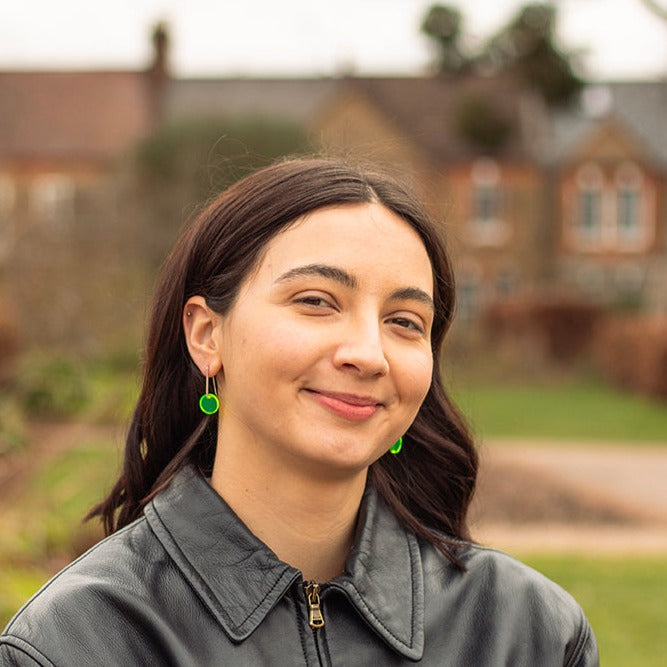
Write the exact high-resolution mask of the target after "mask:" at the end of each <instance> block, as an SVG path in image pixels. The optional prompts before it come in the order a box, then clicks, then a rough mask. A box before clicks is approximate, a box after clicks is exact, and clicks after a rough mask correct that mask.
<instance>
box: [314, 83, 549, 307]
mask: <svg viewBox="0 0 667 667" xmlns="http://www.w3.org/2000/svg"><path fill="white" fill-rule="evenodd" d="M480 105H482V106H484V105H486V106H487V107H490V108H491V109H492V113H493V114H496V115H497V117H498V119H500V121H502V123H503V125H502V126H501V130H500V131H501V132H502V134H503V135H504V137H503V138H501V140H499V141H497V142H496V141H495V140H494V139H493V137H485V136H482V137H480V138H479V139H478V140H476V138H475V136H474V134H473V133H471V132H470V131H469V130H466V127H465V122H466V118H465V115H466V113H469V110H470V109H471V108H472V111H470V113H475V108H473V107H476V109H479V108H480ZM477 113H479V111H477ZM484 113H487V114H488V113H489V112H486V111H485V112H484ZM543 116H544V109H543V108H542V105H541V104H540V103H539V101H538V100H537V99H536V98H535V97H534V96H532V95H531V94H529V93H527V92H526V91H522V90H520V89H519V87H518V85H517V83H516V82H515V81H513V80H512V79H509V78H507V77H467V78H452V79H446V78H386V79H377V78H375V79H352V80H348V81H347V82H345V83H344V84H343V86H342V91H340V92H337V97H336V98H335V99H333V100H332V101H331V103H330V104H329V105H327V106H326V108H324V109H323V110H322V111H321V113H320V114H319V115H318V116H317V117H316V118H315V120H314V123H313V126H314V128H315V129H316V132H317V136H318V137H321V139H322V141H323V143H324V144H325V146H327V148H329V149H330V150H336V149H337V150H342V151H343V152H351V153H354V152H359V153H361V154H363V155H366V156H370V157H372V158H374V159H378V160H381V161H384V162H387V163H389V164H394V165H399V166H400V168H401V170H407V171H408V172H410V173H411V174H412V175H413V179H414V183H415V185H417V187H418V188H420V189H421V194H422V196H423V197H424V199H425V201H426V202H428V203H429V205H430V207H431V209H432V211H433V212H434V213H435V214H436V215H438V216H440V217H441V218H442V219H443V220H444V222H445V226H446V230H447V236H448V240H449V244H450V247H451V249H452V254H453V256H454V261H455V264H456V272H457V275H458V283H459V316H460V317H473V316H474V315H475V314H477V313H478V312H479V311H480V309H482V308H483V306H484V305H485V304H487V303H490V302H492V301H494V300H496V299H497V298H503V297H506V296H509V295H511V294H514V293H516V292H518V291H520V290H522V289H526V288H527V287H528V286H532V285H535V284H536V283H539V282H541V281H542V280H544V279H545V277H546V275H545V266H546V263H545V261H544V260H543V259H542V255H543V254H544V252H545V248H544V243H543V242H542V238H541V236H542V234H543V231H544V230H543V227H542V224H541V223H542V218H541V217H540V214H539V212H540V211H541V210H543V208H544V206H545V198H546V197H547V191H546V187H545V183H544V176H543V168H542V166H541V165H540V164H539V162H538V161H537V160H536V157H535V147H536V145H537V144H539V142H540V140H541V138H542V137H541V132H542V125H543V124H544V118H543ZM482 120H483V119H482ZM494 144H495V145H494Z"/></svg>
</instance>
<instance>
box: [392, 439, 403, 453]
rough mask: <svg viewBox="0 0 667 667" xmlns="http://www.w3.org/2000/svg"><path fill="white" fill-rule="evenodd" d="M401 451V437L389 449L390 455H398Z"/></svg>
mask: <svg viewBox="0 0 667 667" xmlns="http://www.w3.org/2000/svg"><path fill="white" fill-rule="evenodd" d="M401 449H403V436H401V437H400V438H399V439H398V440H397V441H396V442H395V443H394V444H393V445H392V446H391V447H390V448H389V451H390V452H391V453H392V454H398V453H399V452H400V451H401Z"/></svg>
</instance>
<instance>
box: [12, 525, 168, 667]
mask: <svg viewBox="0 0 667 667" xmlns="http://www.w3.org/2000/svg"><path fill="white" fill-rule="evenodd" d="M169 567H171V564H170V559H169V557H168V556H167V554H166V553H165V552H164V550H163V549H162V547H161V545H160V544H159V542H158V541H157V540H156V538H155V537H154V535H153V534H152V531H151V529H150V527H149V526H148V524H147V522H146V520H145V519H144V518H141V519H138V520H137V521H135V522H133V523H132V524H130V525H128V526H126V527H125V528H123V529H121V530H120V531H118V532H116V533H114V534H113V535H111V536H109V537H107V538H106V539H104V540H102V541H101V542H99V543H98V544H96V545H95V546H93V547H92V548H91V549H90V550H88V551H87V552H86V553H84V554H83V555H82V556H80V557H79V558H78V559H77V560H75V561H74V562H72V563H71V564H70V565H68V566H67V567H66V568H65V569H63V570H61V571H60V572H59V573H58V574H56V575H55V576H54V577H53V578H52V579H51V580H49V581H48V582H47V583H46V584H45V585H44V586H42V588H41V589H40V590H39V591H37V593H35V595H33V597H32V598H31V599H30V600H28V602H26V604H25V605H24V606H23V607H22V608H21V609H20V610H19V611H18V613H17V614H16V615H15V616H14V618H13V619H12V620H11V621H10V622H9V624H8V625H7V627H6V628H5V630H4V632H3V633H2V635H0V656H2V658H3V662H2V664H3V665H4V664H9V665H12V664H17V665H24V664H25V665H32V664H39V665H50V664H52V663H53V664H77V663H76V662H71V658H72V656H71V655H69V653H68V650H70V647H72V648H73V647H74V645H76V650H77V655H81V654H82V653H84V652H85V651H90V652H91V653H90V655H91V657H92V656H94V655H100V652H101V653H102V654H103V652H104V648H105V645H107V643H108V642H113V641H114V635H115V636H116V640H115V641H117V633H118V632H119V631H123V629H124V626H125V625H126V623H127V620H126V619H127V618H133V617H134V618H135V621H136V617H137V616H138V615H140V614H141V609H142V608H145V604H142V603H145V602H146V601H147V600H149V599H150V597H151V596H152V595H153V592H152V591H150V590H149V589H148V587H147V584H146V582H147V581H150V580H151V579H152V580H155V577H159V576H160V571H161V570H162V569H164V568H169ZM151 570H152V571H154V574H152V575H150V574H148V573H150V572H151ZM147 574H148V576H147ZM109 645H110V644H109Z"/></svg>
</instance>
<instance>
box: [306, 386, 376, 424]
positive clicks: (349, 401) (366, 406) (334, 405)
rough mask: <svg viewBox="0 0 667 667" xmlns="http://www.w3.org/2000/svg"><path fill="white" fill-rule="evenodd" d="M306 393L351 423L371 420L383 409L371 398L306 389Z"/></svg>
mask: <svg viewBox="0 0 667 667" xmlns="http://www.w3.org/2000/svg"><path fill="white" fill-rule="evenodd" d="M305 391H306V393H307V394H308V395H309V396H312V397H313V399H314V400H315V401H317V402H318V403H319V404H320V405H321V406H323V407H325V408H328V409H329V410H331V412H334V413H336V414H337V415H339V416H341V417H344V418H345V419H349V420H351V421H363V420H365V419H370V417H372V416H373V415H374V414H375V413H376V412H377V411H378V410H379V409H380V408H381V407H382V404H381V403H380V402H379V401H377V400H376V399H375V398H373V397H371V396H357V395H356V394H340V393H336V392H327V391H315V390H313V389H306V390H305Z"/></svg>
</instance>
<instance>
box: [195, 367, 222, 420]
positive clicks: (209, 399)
mask: <svg viewBox="0 0 667 667" xmlns="http://www.w3.org/2000/svg"><path fill="white" fill-rule="evenodd" d="M217 394H218V388H217V386H216V384H215V378H213V393H212V394H211V393H210V392H209V390H208V366H206V392H205V393H204V394H202V396H201V397H200V399H199V409H200V410H201V411H202V412H203V413H204V414H205V415H214V414H215V413H216V412H217V411H218V410H219V409H220V400H219V399H218V396H217Z"/></svg>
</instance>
